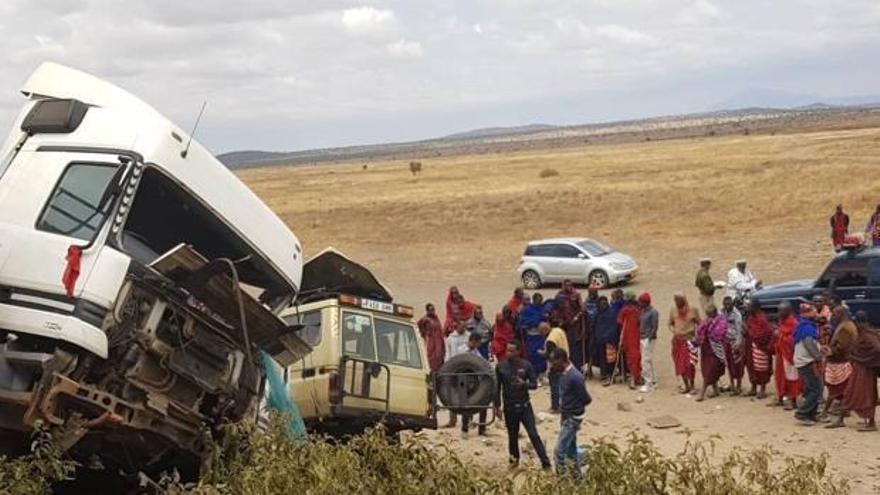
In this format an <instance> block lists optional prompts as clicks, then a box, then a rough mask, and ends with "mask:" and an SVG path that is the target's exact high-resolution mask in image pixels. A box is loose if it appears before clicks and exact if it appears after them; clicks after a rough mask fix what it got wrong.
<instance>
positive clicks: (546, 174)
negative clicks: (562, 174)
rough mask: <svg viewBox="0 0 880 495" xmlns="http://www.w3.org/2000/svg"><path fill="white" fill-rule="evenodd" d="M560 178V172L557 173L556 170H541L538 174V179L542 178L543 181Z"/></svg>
mask: <svg viewBox="0 0 880 495" xmlns="http://www.w3.org/2000/svg"><path fill="white" fill-rule="evenodd" d="M558 176H559V171H557V170H556V169H555V168H545V169H543V170H541V173H540V174H538V177H540V178H542V179H547V178H549V177H558Z"/></svg>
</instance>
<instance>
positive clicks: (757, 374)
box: [746, 299, 776, 399]
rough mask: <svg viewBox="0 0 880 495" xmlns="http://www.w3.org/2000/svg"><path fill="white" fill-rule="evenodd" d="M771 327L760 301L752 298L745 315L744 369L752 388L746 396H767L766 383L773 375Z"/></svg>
mask: <svg viewBox="0 0 880 495" xmlns="http://www.w3.org/2000/svg"><path fill="white" fill-rule="evenodd" d="M775 352H776V350H775V347H774V346H773V329H772V328H771V327H770V321H769V320H768V319H767V314H766V313H764V311H763V310H762V309H761V303H760V302H759V301H758V300H757V299H752V301H751V303H750V305H749V315H748V316H747V317H746V369H747V370H748V372H749V383H751V384H752V389H751V390H749V393H748V394H746V396H753V395H756V396H757V397H758V398H759V399H763V398H764V397H766V396H767V383H768V382H769V381H770V377H771V376H772V375H773V371H772V370H773V354H774V353H775Z"/></svg>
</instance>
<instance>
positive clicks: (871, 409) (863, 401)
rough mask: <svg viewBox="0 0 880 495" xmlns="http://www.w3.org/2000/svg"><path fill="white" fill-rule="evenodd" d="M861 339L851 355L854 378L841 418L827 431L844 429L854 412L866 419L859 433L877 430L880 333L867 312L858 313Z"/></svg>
mask: <svg viewBox="0 0 880 495" xmlns="http://www.w3.org/2000/svg"><path fill="white" fill-rule="evenodd" d="M856 328H857V329H858V337H856V341H855V344H854V345H853V346H852V348H851V349H850V352H849V360H850V363H851V364H852V375H851V376H850V377H849V380H848V381H847V384H846V391H845V392H844V393H843V404H842V407H841V412H840V416H839V417H838V418H837V420H836V421H835V422H834V423H831V424H830V425H828V428H839V427H841V426H843V418H844V416H846V413H847V412H849V411H852V412H854V413H856V414H858V415H859V417H860V418H862V419H864V420H865V424H863V425H862V426H861V427H859V429H858V430H859V431H877V423H876V422H875V421H874V415H875V413H876V411H877V402H878V401H877V372H878V370H880V333H877V331H876V330H874V329H872V328H871V327H870V325H869V323H868V315H867V314H865V312H864V311H859V312H858V313H856Z"/></svg>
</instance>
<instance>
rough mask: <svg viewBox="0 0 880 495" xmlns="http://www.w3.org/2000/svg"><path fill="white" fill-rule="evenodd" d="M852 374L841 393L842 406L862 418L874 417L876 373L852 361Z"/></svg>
mask: <svg viewBox="0 0 880 495" xmlns="http://www.w3.org/2000/svg"><path fill="white" fill-rule="evenodd" d="M852 368H853V369H852V375H850V377H849V381H848V382H847V385H846V390H845V391H844V393H843V408H844V409H845V410H847V411H852V412H854V413H856V414H858V415H859V417H862V418H864V419H874V412H875V411H876V408H877V375H876V374H875V373H874V370H872V369H870V368H866V367H864V366H862V365H860V364H858V363H852Z"/></svg>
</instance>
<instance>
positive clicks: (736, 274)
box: [727, 260, 761, 300]
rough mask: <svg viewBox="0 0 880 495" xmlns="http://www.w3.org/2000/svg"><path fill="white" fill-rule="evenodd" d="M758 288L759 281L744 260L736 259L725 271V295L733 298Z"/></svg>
mask: <svg viewBox="0 0 880 495" xmlns="http://www.w3.org/2000/svg"><path fill="white" fill-rule="evenodd" d="M760 288H761V281H760V280H758V279H757V278H755V275H754V274H753V273H752V272H751V271H749V270H748V269H747V268H746V260H738V261H737V262H736V266H735V267H733V268H731V269H730V271H729V272H727V295H728V296H730V297H731V298H732V299H734V300H736V299H737V298H739V297H742V296H744V295H745V294H746V293H748V292H752V291H754V290H756V289H760Z"/></svg>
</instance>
